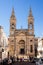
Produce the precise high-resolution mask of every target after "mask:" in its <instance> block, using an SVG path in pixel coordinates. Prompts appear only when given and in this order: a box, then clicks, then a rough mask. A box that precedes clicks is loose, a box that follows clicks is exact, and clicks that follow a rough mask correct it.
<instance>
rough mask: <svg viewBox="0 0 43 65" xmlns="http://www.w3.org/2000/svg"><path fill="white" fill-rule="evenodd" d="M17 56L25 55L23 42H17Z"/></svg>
mask: <svg viewBox="0 0 43 65" xmlns="http://www.w3.org/2000/svg"><path fill="white" fill-rule="evenodd" d="M19 54H25V41H24V40H20V41H19Z"/></svg>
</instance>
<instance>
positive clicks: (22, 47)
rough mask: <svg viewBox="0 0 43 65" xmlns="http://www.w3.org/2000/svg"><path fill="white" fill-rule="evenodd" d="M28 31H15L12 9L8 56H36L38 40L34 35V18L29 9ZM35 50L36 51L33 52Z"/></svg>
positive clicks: (14, 18)
mask: <svg viewBox="0 0 43 65" xmlns="http://www.w3.org/2000/svg"><path fill="white" fill-rule="evenodd" d="M27 22H28V29H16V17H15V13H14V8H13V9H12V14H11V17H10V34H9V55H11V56H19V57H20V56H32V57H33V56H35V55H37V53H35V52H37V44H38V39H37V38H36V37H35V35H34V17H33V15H32V10H31V8H30V11H29V16H28V20H27ZM35 50H36V51H35Z"/></svg>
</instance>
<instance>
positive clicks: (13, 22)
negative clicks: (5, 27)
mask: <svg viewBox="0 0 43 65" xmlns="http://www.w3.org/2000/svg"><path fill="white" fill-rule="evenodd" d="M15 29H16V17H15V14H14V8H12V14H11V17H10V35H14V32H15Z"/></svg>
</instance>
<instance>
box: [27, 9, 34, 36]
mask: <svg viewBox="0 0 43 65" xmlns="http://www.w3.org/2000/svg"><path fill="white" fill-rule="evenodd" d="M28 30H29V34H30V35H34V18H33V15H32V10H31V8H30V11H29V16H28Z"/></svg>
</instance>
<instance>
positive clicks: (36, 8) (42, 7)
mask: <svg viewBox="0 0 43 65" xmlns="http://www.w3.org/2000/svg"><path fill="white" fill-rule="evenodd" d="M30 6H31V8H32V14H33V16H34V33H35V36H36V37H42V36H43V0H0V25H1V26H3V28H4V31H5V33H6V35H7V36H8V35H9V30H10V28H9V27H10V16H11V12H12V7H14V11H15V16H16V22H17V23H16V28H19V29H20V28H21V26H22V28H26V29H27V28H28V15H29V9H30Z"/></svg>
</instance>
